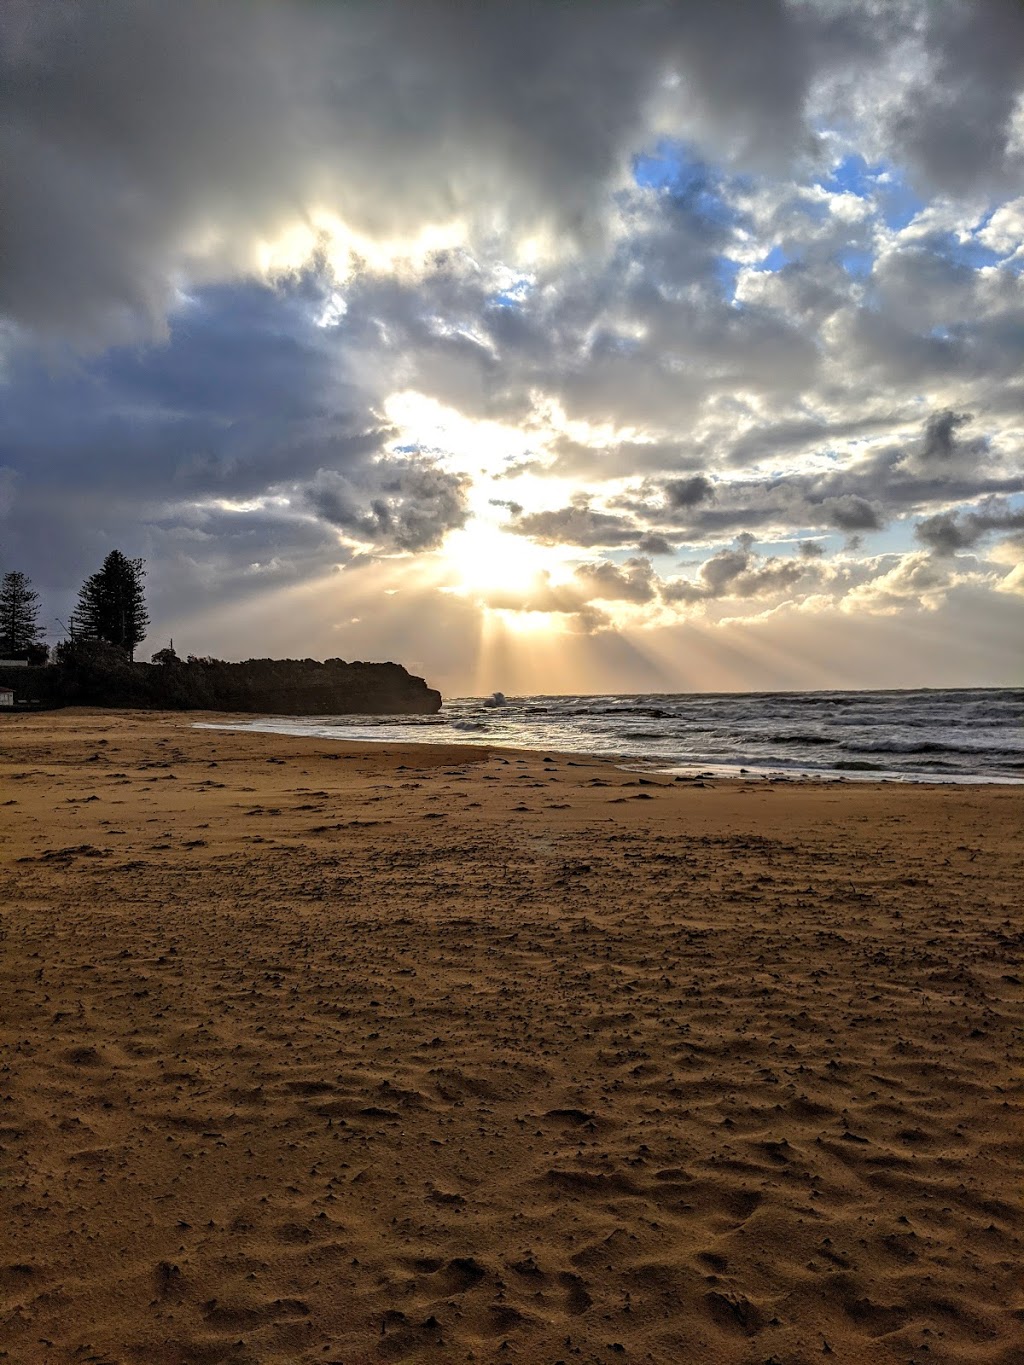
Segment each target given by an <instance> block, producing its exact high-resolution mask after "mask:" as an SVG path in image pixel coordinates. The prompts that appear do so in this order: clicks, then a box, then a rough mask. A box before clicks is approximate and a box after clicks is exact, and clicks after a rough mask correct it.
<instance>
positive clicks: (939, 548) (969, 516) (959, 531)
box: [914, 500, 1024, 555]
mask: <svg viewBox="0 0 1024 1365" xmlns="http://www.w3.org/2000/svg"><path fill="white" fill-rule="evenodd" d="M999 531H1024V508H1013V507H1011V506H1010V505H1009V504H1008V503H1006V502H1005V501H996V500H993V501H992V502H990V503H988V504H983V505H982V506H981V508H980V509H979V510H977V511H967V512H963V513H961V514H959V515H958V514H957V513H955V512H939V513H937V514H936V515H935V516H933V517H926V518H925V519H924V520H923V521H919V522H918V524H917V526H916V527H915V528H914V534H915V535H916V536H917V538H918V540H920V541H921V543H922V544H923V545H926V546H927V547H928V548H929V549H930V550H934V551H935V553H936V554H939V555H952V554H955V553H956V552H957V551H958V550H973V549H974V547H975V546H976V545H977V544H978V543H979V542H980V541H981V540H983V539H984V538H985V537H986V536H988V535H991V534H992V533H993V532H999Z"/></svg>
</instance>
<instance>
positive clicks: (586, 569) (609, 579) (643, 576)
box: [575, 557, 658, 603]
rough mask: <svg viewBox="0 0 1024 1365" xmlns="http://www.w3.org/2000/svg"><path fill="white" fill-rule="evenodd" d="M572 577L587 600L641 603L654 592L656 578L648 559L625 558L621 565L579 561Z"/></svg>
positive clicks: (653, 594) (655, 593)
mask: <svg viewBox="0 0 1024 1365" xmlns="http://www.w3.org/2000/svg"><path fill="white" fill-rule="evenodd" d="M575 577H576V580H577V582H578V583H579V584H580V585H581V586H582V588H583V589H584V591H585V592H586V593H587V596H588V600H590V599H592V598H598V599H600V600H602V601H607V602H637V603H642V602H651V601H653V600H654V598H655V597H656V596H657V591H658V590H657V578H656V576H655V574H654V571H653V569H652V568H651V561H650V560H649V559H643V558H639V557H638V558H634V559H627V560H626V561H625V563H623V564H621V565H619V564H614V563H612V562H611V561H610V560H598V561H596V562H595V563H592V564H583V565H581V566H580V567H579V568H578V569H577V570H576V573H575Z"/></svg>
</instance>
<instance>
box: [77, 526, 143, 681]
mask: <svg viewBox="0 0 1024 1365" xmlns="http://www.w3.org/2000/svg"><path fill="white" fill-rule="evenodd" d="M144 564H145V560H142V559H127V558H126V557H125V556H124V555H123V554H122V553H121V551H120V550H111V552H110V554H108V555H107V557H106V559H105V560H104V561H103V567H102V569H100V571H99V572H98V573H94V574H92V575H91V576H90V577H89V578H87V579H86V580H85V582H84V583H83V584H82V587H81V589H80V590H79V593H78V605H77V607H76V608H75V610H74V613H73V614H72V618H71V624H72V635H73V636H74V638H75V639H77V640H106V641H108V642H109V643H110V644H112V645H117V646H119V647H120V648H121V649H123V650H125V652H126V653H127V655H128V657H129V658H133V657H134V654H135V647H136V646H137V645H138V644H139V642H140V641H141V640H144V639H145V637H146V627H147V626H148V625H149V615H148V613H147V611H146V599H145V595H144V593H143V588H142V580H143V578H144V577H145V574H146V570H145V568H144Z"/></svg>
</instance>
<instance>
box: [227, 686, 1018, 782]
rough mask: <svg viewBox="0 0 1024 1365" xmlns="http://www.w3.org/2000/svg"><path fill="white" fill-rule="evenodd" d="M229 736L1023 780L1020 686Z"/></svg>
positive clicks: (702, 697)
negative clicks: (478, 747)
mask: <svg viewBox="0 0 1024 1365" xmlns="http://www.w3.org/2000/svg"><path fill="white" fill-rule="evenodd" d="M218 728H220V727H218ZM227 728H231V729H239V730H256V731H264V732H268V733H271V734H295V735H312V736H317V737H319V738H323V739H338V740H373V741H377V742H388V741H390V742H395V743H410V742H417V741H418V742H423V743H432V742H433V743H437V742H457V743H464V744H475V745H506V746H509V747H513V748H520V749H543V750H549V751H551V752H560V753H570V754H579V755H584V754H587V755H593V756H595V757H602V758H607V759H612V760H615V761H617V762H621V763H623V764H626V765H628V766H630V767H648V768H654V769H658V770H661V771H664V772H671V773H677V774H687V775H698V774H709V775H714V776H737V775H743V774H758V775H761V776H767V775H775V776H788V777H830V778H847V779H850V778H874V779H890V780H897V781H927V782H1020V781H1024V688H974V689H949V690H945V689H943V690H940V689H927V690H920V691H899V692H897V691H886V692H754V693H749V692H748V693H703V694H701V693H685V694H682V693H668V694H651V693H646V694H638V695H630V696H621V695H610V696H544V695H538V696H522V697H512V696H510V697H503V696H502V695H501V694H500V693H498V694H495V695H494V696H492V697H490V698H485V697H456V698H452V699H449V700H446V701H445V702H444V704H443V706H442V708H441V711H440V712H439V713H438V714H437V715H434V716H309V717H306V716H279V717H274V716H268V717H263V716H260V717H254V718H253V719H252V720H247V721H239V722H238V723H237V724H234V725H231V726H230V727H227Z"/></svg>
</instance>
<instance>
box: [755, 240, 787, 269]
mask: <svg viewBox="0 0 1024 1365" xmlns="http://www.w3.org/2000/svg"><path fill="white" fill-rule="evenodd" d="M792 262H793V257H792V256H788V255H787V254H786V252H785V251H783V249H782V247H781V246H779V245H778V244H777V243H776V245H775V246H773V247H772V249H771V251H769V252H768V254H767V256H765V257H764V258H763V259H762V261H761V262H760V264H759V265H758V267H757V268H758V270H766V271H768V272H769V274H773V275H774V274H775V273H776V271H779V270H781V269H782V267H783V266H784V265H791V264H792Z"/></svg>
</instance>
